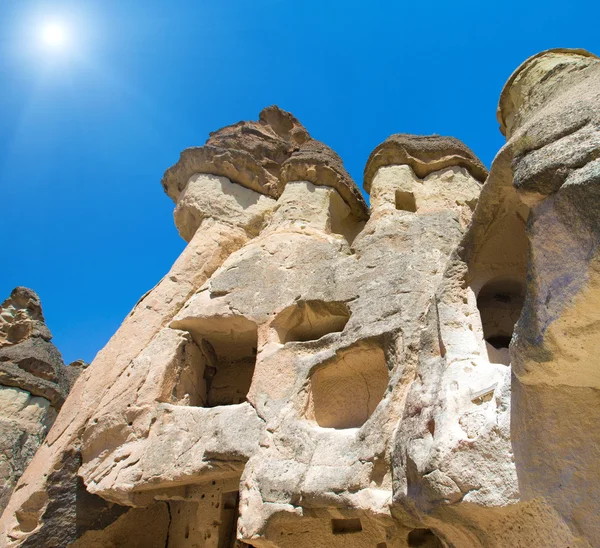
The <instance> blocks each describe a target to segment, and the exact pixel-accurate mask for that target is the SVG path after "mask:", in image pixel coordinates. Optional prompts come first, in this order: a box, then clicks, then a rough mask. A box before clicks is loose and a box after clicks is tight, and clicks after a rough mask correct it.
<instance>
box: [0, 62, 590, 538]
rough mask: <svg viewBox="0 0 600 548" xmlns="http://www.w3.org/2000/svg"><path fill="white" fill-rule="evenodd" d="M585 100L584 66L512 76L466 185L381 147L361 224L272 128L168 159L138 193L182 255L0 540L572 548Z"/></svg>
mask: <svg viewBox="0 0 600 548" xmlns="http://www.w3.org/2000/svg"><path fill="white" fill-rule="evenodd" d="M599 84H600V61H598V60H596V59H595V58H594V57H593V56H591V55H590V54H587V53H586V52H582V51H579V50H577V51H565V50H553V51H550V52H544V53H542V54H540V55H538V56H535V57H533V58H531V59H530V60H528V61H527V62H526V63H525V64H524V65H522V67H521V68H520V69H519V70H518V71H517V72H516V73H515V75H513V76H512V77H511V80H510V81H509V83H508V84H507V87H506V88H505V91H504V92H503V95H502V98H501V101H500V120H501V122H502V124H503V125H504V128H503V129H504V131H505V132H506V134H507V135H508V137H509V138H508V141H507V144H506V145H505V146H504V147H503V148H502V149H501V151H500V152H499V153H498V155H497V157H496V159H495V160H494V162H493V165H492V168H491V170H490V173H489V176H488V175H487V171H486V169H485V168H484V167H483V165H482V164H481V162H480V161H479V160H478V159H477V158H476V157H475V155H474V154H473V153H472V152H471V151H470V150H469V149H468V148H467V146H466V145H464V144H463V143H461V142H460V141H458V140H456V139H453V138H448V137H439V136H425V137H420V136H413V135H402V134H397V135H393V136H391V137H390V138H389V139H387V140H386V141H385V142H384V143H382V144H381V145H380V146H378V147H377V148H376V149H375V151H374V152H373V154H372V155H371V157H370V158H369V161H368V163H367V167H366V169H365V188H366V190H367V191H368V192H369V193H370V201H371V208H370V210H369V211H367V209H366V207H365V205H364V201H363V200H362V198H361V197H360V195H359V193H358V190H357V188H356V186H355V185H354V183H353V182H352V180H351V178H350V176H349V175H348V174H347V172H346V171H345V169H344V167H343V164H342V162H341V160H340V159H339V157H338V156H337V155H336V154H335V153H334V152H333V151H331V150H330V149H329V148H328V147H326V146H325V145H323V144H322V143H319V142H318V141H315V140H312V139H311V138H310V137H309V135H308V133H307V132H306V130H305V129H304V128H303V127H302V126H301V125H300V124H299V122H298V121H297V120H296V119H295V118H294V117H293V116H292V115H291V114H289V113H285V112H284V111H281V110H280V109H277V108H276V107H269V108H268V109H266V110H264V111H263V112H262V113H261V116H260V119H259V121H258V122H242V123H239V124H235V125H233V126H229V127H227V128H223V129H222V130H219V131H218V132H215V133H214V134H211V137H210V139H209V142H208V143H207V145H206V146H205V147H201V148H199V149H191V150H189V149H188V151H184V153H183V155H182V158H181V159H180V161H179V162H178V164H176V165H175V166H174V167H173V168H171V169H170V170H168V171H167V173H166V175H165V178H164V180H163V184H164V185H165V188H166V190H167V192H168V193H169V195H170V196H171V197H172V198H173V199H174V201H175V203H176V207H175V222H176V224H177V226H178V228H179V231H180V233H181V234H182V236H183V237H184V238H185V239H187V240H188V241H189V244H188V246H187V247H186V249H185V250H184V252H183V253H182V255H181V256H180V257H179V259H178V260H177V261H176V262H175V264H174V265H173V267H172V269H171V270H170V272H169V273H168V274H167V275H166V276H165V277H164V278H163V279H162V280H161V281H160V282H159V283H158V285H157V286H156V287H155V288H153V289H152V290H151V291H149V292H148V293H147V294H146V295H144V296H143V297H142V299H141V300H140V302H139V303H138V304H137V305H136V307H135V308H134V309H133V311H132V312H131V313H130V314H129V315H128V316H127V317H126V318H125V320H124V322H123V325H122V326H121V328H120V329H119V331H118V332H117V333H116V334H115V336H114V337H113V338H112V339H111V341H110V342H109V344H108V345H107V346H106V347H105V348H104V349H103V350H102V351H101V352H100V353H99V354H98V357H97V358H96V360H94V363H93V364H92V366H91V367H90V368H88V369H87V370H86V372H85V374H84V377H83V378H82V379H81V380H80V381H79V382H78V384H77V385H76V387H75V389H74V390H73V392H72V393H71V394H70V395H69V398H68V399H67V402H66V403H65V405H64V406H63V409H62V410H61V413H60V414H59V416H58V418H57V420H56V423H55V424H54V426H53V428H52V430H51V432H50V433H49V435H48V439H47V443H45V444H43V445H42V446H41V447H40V449H39V451H38V452H37V453H36V455H35V457H34V459H33V461H32V462H31V464H30V466H29V467H28V469H27V471H26V472H25V474H24V476H23V478H22V479H21V480H20V484H19V489H17V490H15V492H14V494H13V496H12V498H11V500H10V503H9V506H8V508H7V510H6V512H5V513H4V515H3V517H2V521H1V525H2V531H3V536H2V537H0V541H1V543H2V546H7V547H9V546H10V547H16V546H22V547H30V546H61V547H62V546H71V547H79V548H89V547H93V548H109V547H110V548H112V547H114V546H123V545H126V546H139V547H141V546H143V547H144V548H155V547H156V548H159V547H160V548H163V547H165V546H167V547H168V548H180V547H181V548H187V547H189V548H192V547H205V548H225V547H231V546H238V547H241V546H253V547H257V548H259V547H264V548H313V547H325V546H326V547H328V548H329V547H334V548H336V547H339V548H342V547H343V548H346V547H357V548H358V547H360V548H362V547H370V548H409V547H423V546H427V547H430V548H431V547H447V548H449V547H457V548H471V547H481V548H488V547H503V546H530V547H547V546H552V547H554V546H556V547H563V546H571V547H573V548H589V547H591V546H598V545H600V526H599V525H598V520H597V516H598V515H600V507H599V504H600V472H599V468H598V465H597V458H596V457H597V448H598V447H599V446H600V437H599V436H600V435H599V434H598V433H597V432H598V429H597V427H596V426H597V423H598V421H599V420H600V403H599V402H600V398H599V396H598V390H599V388H600V380H599V379H600V375H599V374H598V371H599V369H598V367H596V353H597V350H596V349H597V348H598V345H599V344H600V330H599V328H598V325H600V321H599V320H600V317H599V314H600V313H599V312H598V311H599V310H600V293H599V292H598V288H599V287H600V280H598V279H597V277H598V276H597V271H598V269H597V266H596V265H597V263H598V256H599V254H598V242H600V221H599V219H600V217H599V215H598V211H600V203H596V202H597V201H598V196H599V195H600V194H599V193H598V190H597V189H598V188H599V186H598V173H599V172H598V161H600V160H599V159H600V152H599V151H600V139H598V128H599V127H600V116H599V112H600V85H599ZM211 147H212V148H211ZM484 181H485V183H484V184H483V185H482V182H484ZM33 309H35V307H33ZM33 309H32V310H33ZM31 314H32V315H34V312H33V311H32V313H31ZM40 314H41V312H40ZM32 317H33V316H32ZM36 329H37V330H38V332H39V333H40V337H41V338H42V339H43V336H42V334H43V329H42V328H41V327H39V326H38V327H36V326H35V325H33V324H32V325H31V326H29V327H27V329H25V330H24V331H23V332H31V333H33V332H35V330H36ZM8 331H9V330H7V329H4V330H2V331H0V332H1V333H3V335H2V336H3V337H4V339H6V338H7V337H8V335H6V334H5V333H8ZM19 333H20V331H19V329H16V330H15V334H11V335H10V336H11V337H13V338H15V337H16V338H19V337H20V335H19ZM4 339H2V340H4ZM0 350H2V349H0ZM44 371H46V370H44Z"/></svg>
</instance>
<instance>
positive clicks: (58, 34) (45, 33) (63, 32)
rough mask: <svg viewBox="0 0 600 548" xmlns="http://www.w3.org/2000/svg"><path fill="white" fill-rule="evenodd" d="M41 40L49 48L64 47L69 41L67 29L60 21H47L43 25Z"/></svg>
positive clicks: (57, 48) (59, 48)
mask: <svg viewBox="0 0 600 548" xmlns="http://www.w3.org/2000/svg"><path fill="white" fill-rule="evenodd" d="M41 40H42V44H43V45H44V46H46V47H47V48H49V49H53V50H61V49H64V47H65V46H66V45H67V42H68V33H67V29H66V28H65V27H64V26H63V25H61V24H59V23H47V24H46V25H44V26H43V27H42V30H41Z"/></svg>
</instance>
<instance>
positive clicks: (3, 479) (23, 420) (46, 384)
mask: <svg viewBox="0 0 600 548" xmlns="http://www.w3.org/2000/svg"><path fill="white" fill-rule="evenodd" d="M51 339H52V335H51V334H50V330H49V329H48V327H47V326H46V324H45V322H44V316H43V314H42V306H41V304H40V299H39V297H38V296H37V295H36V294H35V293H34V292H33V291H32V290H31V289H27V288H26V287H17V288H15V289H14V290H13V291H12V293H11V294H10V297H9V298H8V299H6V300H5V301H4V302H3V303H2V306H0V510H3V509H4V507H5V506H6V503H7V502H8V499H9V498H10V495H11V493H12V491H13V489H14V487H15V485H16V483H17V480H18V479H19V478H20V477H21V474H23V471H24V470H25V468H26V467H27V465H28V464H29V461H30V460H31V459H32V458H33V455H34V454H35V452H36V451H37V448H38V447H39V446H40V444H41V443H42V441H43V440H44V437H45V436H46V433H47V432H48V430H49V429H50V427H51V426H52V423H53V422H54V420H55V419H56V415H57V413H58V411H60V408H61V407H62V405H63V403H64V401H65V398H66V397H67V394H68V393H69V390H70V389H71V386H72V384H73V383H74V382H75V380H76V379H77V376H78V375H79V373H80V372H81V370H82V368H83V367H85V366H86V364H85V363H84V362H82V361H80V362H77V363H75V362H74V363H73V364H71V365H70V366H69V367H65V365H64V363H63V360H62V357H61V355H60V352H59V351H58V350H57V349H56V347H55V346H54V345H53V344H52V343H51V342H50V341H51Z"/></svg>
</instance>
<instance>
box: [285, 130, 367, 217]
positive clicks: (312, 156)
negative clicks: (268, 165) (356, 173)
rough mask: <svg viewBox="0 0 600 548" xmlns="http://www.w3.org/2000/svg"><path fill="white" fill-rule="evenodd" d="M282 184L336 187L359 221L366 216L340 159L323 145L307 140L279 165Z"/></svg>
mask: <svg viewBox="0 0 600 548" xmlns="http://www.w3.org/2000/svg"><path fill="white" fill-rule="evenodd" d="M280 179H281V182H282V184H283V185H285V184H287V183H289V182H292V181H308V182H309V183H312V184H314V185H317V186H328V187H331V188H333V189H335V190H336V191H337V192H338V194H339V195H340V196H341V197H342V199H343V200H344V202H346V204H347V205H348V207H349V208H350V211H351V212H352V214H354V216H355V217H356V218H357V219H358V220H366V219H368V218H369V208H368V206H367V204H366V202H365V199H364V198H363V196H362V193H361V191H360V189H359V188H358V186H357V185H356V183H355V182H354V180H353V179H352V177H350V175H349V174H348V172H347V171H346V169H345V168H344V162H343V161H342V159H341V158H340V157H339V156H338V155H337V154H336V153H335V152H334V151H333V150H332V149H331V148H330V147H328V146H327V145H326V144H324V143H322V142H321V141H317V140H315V139H310V140H309V141H307V142H306V143H304V144H303V145H302V146H301V147H300V148H299V149H298V150H297V151H295V152H294V153H293V154H292V155H291V156H290V157H289V158H288V159H287V160H286V161H285V162H284V163H283V165H282V166H281V177H280Z"/></svg>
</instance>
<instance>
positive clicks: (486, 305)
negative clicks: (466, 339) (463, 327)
mask: <svg viewBox="0 0 600 548" xmlns="http://www.w3.org/2000/svg"><path fill="white" fill-rule="evenodd" d="M524 299H525V284H524V283H523V282H521V281H520V280H518V279H515V278H496V279H494V280H491V281H489V282H487V283H486V284H485V285H484V286H483V287H482V288H481V289H480V291H479V294H478V295H477V308H478V309H479V314H480V316H481V325H482V327H483V337H484V339H485V341H486V343H487V347H488V354H489V356H490V361H493V362H495V363H507V362H506V360H509V359H510V358H509V356H508V347H509V345H510V340H511V338H512V335H513V331H514V328H515V324H516V323H517V320H518V319H519V316H520V315H521V309H522V308H523V301H524Z"/></svg>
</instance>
